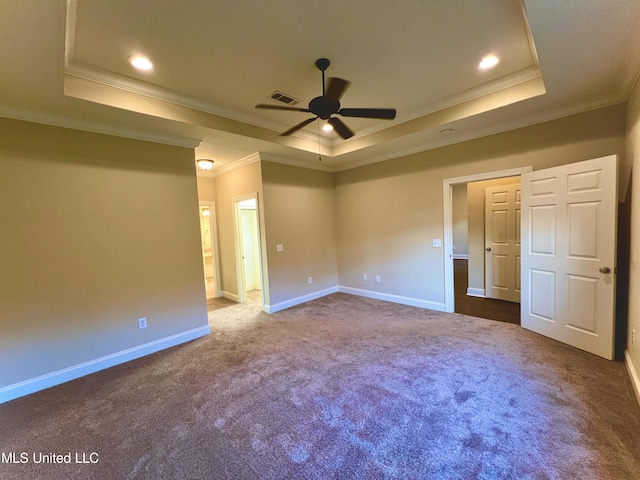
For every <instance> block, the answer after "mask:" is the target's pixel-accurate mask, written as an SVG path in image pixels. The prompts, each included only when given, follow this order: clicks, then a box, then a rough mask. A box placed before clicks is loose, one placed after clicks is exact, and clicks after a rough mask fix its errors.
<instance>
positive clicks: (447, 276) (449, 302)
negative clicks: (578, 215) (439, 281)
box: [442, 166, 533, 313]
mask: <svg viewBox="0 0 640 480" xmlns="http://www.w3.org/2000/svg"><path fill="white" fill-rule="evenodd" d="M532 171H533V167H531V166H529V167H518V168H511V169H509V170H499V171H496V172H485V173H476V174H474V175H465V176H462V177H454V178H445V179H443V180H442V216H443V217H444V218H443V220H444V222H443V223H444V248H443V252H442V253H443V255H444V311H445V312H450V313H451V312H453V311H454V310H455V294H454V285H453V210H452V207H453V185H456V184H458V183H469V182H477V181H480V180H491V179H494V178H502V177H513V176H516V175H522V174H523V173H527V172H532Z"/></svg>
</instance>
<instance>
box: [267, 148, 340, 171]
mask: <svg viewBox="0 0 640 480" xmlns="http://www.w3.org/2000/svg"><path fill="white" fill-rule="evenodd" d="M260 159H261V160H264V161H265V162H272V163H281V164H283V165H289V166H292V167H301V168H307V169H311V170H319V171H322V172H335V171H336V169H335V167H334V166H332V165H330V164H328V163H326V162H325V163H322V162H321V161H318V162H313V163H311V162H309V161H305V160H297V159H295V158H289V157H283V156H281V155H273V154H271V153H267V152H260Z"/></svg>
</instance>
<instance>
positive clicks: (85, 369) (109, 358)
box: [0, 325, 211, 403]
mask: <svg viewBox="0 0 640 480" xmlns="http://www.w3.org/2000/svg"><path fill="white" fill-rule="evenodd" d="M210 333H211V328H210V327H209V326H208V325H205V326H203V327H198V328H194V329H192V330H187V331H186V332H182V333H178V334H176V335H172V336H170V337H166V338H162V339H160V340H155V341H153V342H149V343H145V344H144V345H139V346H137V347H133V348H129V349H127V350H122V351H120V352H116V353H112V354H111V355H106V356H104V357H100V358H96V359H94V360H90V361H88V362H84V363H80V364H78V365H74V366H72V367H68V368H64V369H62V370H58V371H56V372H51V373H47V374H46V375H41V376H39V377H35V378H31V379H29V380H25V381H23V382H20V383H16V384H13V385H8V386H6V387H2V388H0V403H5V402H8V401H9V400H13V399H16V398H19V397H23V396H25V395H29V394H31V393H35V392H38V391H40V390H44V389H46V388H49V387H54V386H56V385H60V384H62V383H66V382H69V381H71V380H75V379H76V378H80V377H84V376H86V375H90V374H92V373H95V372H98V371H100V370H104V369H107V368H109V367H113V366H115V365H120V364H121V363H126V362H129V361H131V360H135V359H136V358H140V357H144V356H146V355H150V354H152V353H155V352H159V351H160V350H164V349H165V348H170V347H174V346H176V345H180V344H181V343H185V342H190V341H191V340H195V339H196V338H200V337H204V336H206V335H209V334H210Z"/></svg>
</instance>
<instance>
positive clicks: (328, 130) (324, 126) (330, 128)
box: [322, 123, 333, 132]
mask: <svg viewBox="0 0 640 480" xmlns="http://www.w3.org/2000/svg"><path fill="white" fill-rule="evenodd" d="M322 130H324V131H325V132H330V131H331V130H333V125H331V124H330V123H325V124H324V125H323V126H322Z"/></svg>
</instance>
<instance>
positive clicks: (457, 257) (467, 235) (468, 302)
mask: <svg viewBox="0 0 640 480" xmlns="http://www.w3.org/2000/svg"><path fill="white" fill-rule="evenodd" d="M511 182H519V177H504V178H501V179H495V180H483V181H478V182H469V183H459V184H456V185H453V187H452V188H453V204H452V213H453V252H454V253H453V264H454V289H455V298H454V300H455V302H454V305H455V307H454V310H455V312H456V313H462V314H465V315H471V316H474V317H480V318H487V319H490V320H498V321H502V322H508V323H514V324H518V325H519V324H520V303H519V302H520V299H519V296H518V298H517V299H510V300H512V301H505V299H504V298H501V297H497V298H496V296H494V295H491V294H490V292H491V290H490V288H491V286H492V285H495V284H496V282H495V281H493V280H495V278H494V276H493V275H492V273H493V272H491V271H490V267H491V266H492V265H491V255H492V254H493V252H486V251H485V248H484V247H486V245H487V236H489V237H493V236H495V235H493V234H496V233H497V234H498V235H497V236H498V237H505V238H504V239H503V238H495V242H490V244H492V245H493V243H496V245H495V247H496V248H494V250H495V251H496V252H498V251H499V250H500V249H504V245H507V244H508V243H515V241H516V235H515V233H514V232H508V235H507V234H506V233H507V232H502V230H504V227H505V226H506V225H502V224H505V223H507V222H504V220H505V218H503V217H508V218H509V219H510V221H509V222H508V223H509V224H510V227H511V229H514V228H515V225H511V224H515V223H516V222H515V221H516V218H515V217H516V215H515V212H513V211H509V209H508V208H504V207H505V205H506V206H509V203H508V202H506V203H505V202H504V200H505V199H504V198H502V197H500V198H499V199H498V200H499V201H498V202H496V201H494V200H495V199H494V198H493V196H491V195H490V196H489V200H490V201H489V202H487V200H486V198H487V195H486V193H487V192H489V193H491V192H497V193H503V192H504V190H505V187H509V186H510V185H509V184H510V183H511ZM487 206H490V207H491V208H490V209H489V210H491V211H493V210H495V211H496V212H497V213H499V214H498V215H497V218H495V219H494V218H493V217H492V216H491V215H492V213H491V211H488V210H487ZM498 207H499V209H498ZM511 210H513V208H511ZM505 213H506V214H510V215H503V214H505ZM491 220H496V222H492V221H491ZM493 223H495V225H493V227H495V228H492V224H493ZM501 227H502V228H501ZM507 237H509V239H507ZM503 244H504V245H503ZM518 244H519V243H518ZM502 253H503V252H502ZM470 257H471V258H470ZM504 257H506V255H502V254H501V258H504ZM509 260H510V261H511V262H512V263H513V262H514V261H515V258H510V259H509ZM518 260H519V258H518ZM499 273H502V274H504V275H503V276H504V277H514V272H511V271H509V272H499ZM497 280H499V281H502V280H503V279H502V278H498V279H497Z"/></svg>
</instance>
